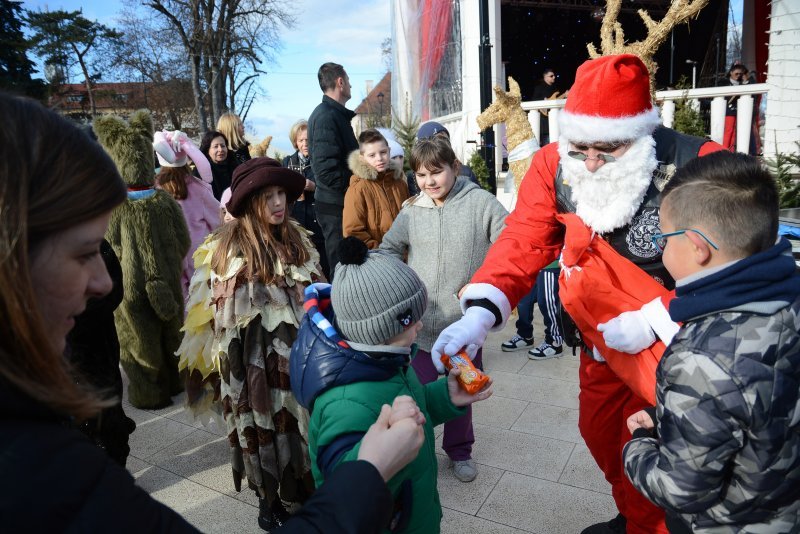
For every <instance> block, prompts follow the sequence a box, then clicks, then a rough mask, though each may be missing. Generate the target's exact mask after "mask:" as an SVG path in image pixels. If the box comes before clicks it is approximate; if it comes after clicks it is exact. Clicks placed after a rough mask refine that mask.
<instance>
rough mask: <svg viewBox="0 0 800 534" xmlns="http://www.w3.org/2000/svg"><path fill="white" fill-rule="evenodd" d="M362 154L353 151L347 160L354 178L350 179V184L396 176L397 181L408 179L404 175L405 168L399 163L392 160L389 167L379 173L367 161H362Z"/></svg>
mask: <svg viewBox="0 0 800 534" xmlns="http://www.w3.org/2000/svg"><path fill="white" fill-rule="evenodd" d="M360 156H361V152H360V151H358V150H353V151H352V152H351V153H350V156H349V157H348V158H347V165H348V166H349V167H350V170H351V171H353V176H352V177H351V178H350V183H351V184H352V183H353V181H354V180H357V179H359V178H360V179H362V180H378V179H382V178H384V177H386V176H387V175H388V176H392V175H394V179H395V180H405V179H406V177H405V175H404V174H403V167H402V165H400V164H399V163H398V162H397V161H395V160H393V159H390V160H389V167H388V168H387V169H386V170H385V171H383V172H381V173H379V172H378V171H376V170H375V169H374V168H372V167H371V166H370V165H369V164H368V163H367V162H366V161H364V160H363V159H361V157H360Z"/></svg>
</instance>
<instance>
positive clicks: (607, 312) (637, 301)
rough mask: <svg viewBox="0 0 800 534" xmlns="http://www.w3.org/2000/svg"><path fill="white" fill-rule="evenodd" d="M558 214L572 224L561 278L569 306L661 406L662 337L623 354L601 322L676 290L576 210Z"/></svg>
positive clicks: (624, 373)
mask: <svg viewBox="0 0 800 534" xmlns="http://www.w3.org/2000/svg"><path fill="white" fill-rule="evenodd" d="M557 218H558V220H559V221H561V223H562V224H564V225H565V226H566V235H565V236H564V249H563V251H562V254H561V260H560V263H561V274H560V275H559V278H558V281H559V284H558V292H559V293H558V294H559V298H560V299H561V303H562V305H563V306H564V309H565V310H566V311H567V313H569V316H570V317H571V318H572V320H573V321H575V325H576V326H577V327H578V330H580V332H581V335H582V336H583V341H584V343H586V344H587V345H588V346H589V348H590V349H591V348H596V349H597V351H598V352H600V354H601V355H602V356H603V358H605V360H606V362H607V363H608V365H609V367H610V368H611V370H612V371H614V373H615V374H616V375H617V376H618V377H619V378H620V380H622V381H623V382H624V383H625V384H626V385H627V386H628V387H629V388H630V389H631V390H632V391H633V392H634V393H635V394H637V395H638V396H639V397H641V398H643V399H644V400H646V401H647V402H649V403H650V404H651V405H653V406H655V402H656V398H655V397H656V366H657V365H658V362H659V360H660V359H661V356H662V355H663V354H664V350H665V349H666V346H665V345H664V343H663V342H661V341H660V340H657V341H656V342H655V343H654V344H653V345H651V346H650V347H648V348H647V349H645V350H643V351H642V352H640V353H638V354H628V353H625V352H619V351H616V350H614V349H611V348H609V347H607V346H606V344H605V342H604V341H603V334H602V333H601V332H598V331H597V325H598V324H599V323H605V322H606V321H609V320H611V319H613V318H614V317H616V316H618V315H619V314H621V313H623V312H626V311H634V310H639V309H640V308H641V307H642V306H643V305H645V304H647V303H648V302H651V301H652V300H654V299H656V298H664V297H668V296H669V295H670V294H671V292H670V291H668V290H667V289H666V288H665V287H664V286H662V285H661V284H659V283H658V282H656V281H655V280H654V279H653V278H652V277H651V276H650V275H648V274H647V273H645V272H644V271H643V270H641V269H640V268H639V267H637V266H636V265H634V264H633V262H631V261H630V260H627V259H626V258H624V257H622V256H621V255H620V254H619V253H618V252H617V251H616V250H614V249H613V248H612V247H611V245H609V244H608V243H607V242H606V241H605V240H604V239H602V238H601V237H600V236H598V235H596V234H595V233H594V232H593V231H592V230H591V229H590V228H589V227H588V226H586V224H585V223H584V222H583V221H582V220H581V219H580V218H579V217H578V216H577V215H575V214H574V213H566V214H559V215H557Z"/></svg>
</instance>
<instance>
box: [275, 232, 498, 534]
mask: <svg viewBox="0 0 800 534" xmlns="http://www.w3.org/2000/svg"><path fill="white" fill-rule="evenodd" d="M339 260H340V262H341V263H340V264H339V265H338V266H337V269H336V275H335V283H334V286H333V287H332V288H331V286H329V285H327V284H313V285H311V286H309V287H308V288H307V289H306V301H305V309H306V312H307V313H306V315H305V316H304V318H303V322H302V324H301V326H300V331H299V333H298V338H297V340H296V341H295V343H294V344H293V345H292V355H291V359H290V360H291V370H290V376H291V380H292V391H293V392H294V395H295V397H296V398H297V400H298V401H299V402H300V403H301V404H302V405H303V406H305V407H306V408H308V409H309V411H310V412H311V423H310V426H309V430H308V442H309V452H310V455H311V462H312V472H313V474H314V479H315V482H316V484H317V485H318V486H319V485H320V484H321V483H322V482H323V481H324V480H325V479H326V478H327V477H328V476H330V475H331V474H332V473H333V471H334V469H335V468H336V467H337V466H338V465H339V464H341V463H342V462H347V461H352V460H355V459H357V456H358V450H359V446H360V443H361V438H362V437H363V436H364V434H365V433H366V432H367V429H369V427H370V425H371V424H372V423H373V422H374V421H375V419H376V417H377V416H378V414H379V413H380V411H381V407H382V406H383V405H384V404H388V405H391V404H392V402H393V400H394V398H395V397H397V396H398V395H408V396H410V397H411V398H412V399H414V401H415V402H416V403H417V405H418V406H419V409H420V410H421V412H422V414H423V415H424V418H425V424H424V432H425V443H424V444H423V446H422V448H421V449H420V451H419V454H418V455H417V457H416V459H414V460H413V461H412V462H411V463H410V464H409V465H408V466H406V467H405V468H404V469H403V470H401V471H400V472H399V473H398V474H397V475H395V476H394V477H393V478H392V479H391V480H389V482H388V486H389V490H390V491H391V492H392V496H393V498H394V500H395V514H394V515H393V517H392V521H391V523H390V524H389V525H386V526H385V527H386V529H387V530H388V531H391V532H420V533H426V534H427V533H435V532H439V523H440V521H441V518H442V508H441V504H440V502H439V494H438V492H437V489H436V477H437V459H436V452H435V446H434V435H433V427H434V426H436V425H439V424H442V423H444V422H446V421H449V420H451V419H453V418H455V417H458V416H459V415H462V414H463V413H464V407H465V406H468V405H470V404H472V403H473V402H476V401H479V400H483V399H486V398H488V397H489V396H490V395H491V394H492V388H491V380H490V381H489V383H488V384H487V385H486V386H485V387H484V388H483V389H482V390H481V391H479V392H478V393H476V394H475V395H469V394H468V393H466V392H465V391H464V390H463V389H461V388H460V387H459V385H458V383H457V382H456V378H457V376H458V374H459V372H458V370H453V371H452V372H451V373H450V376H448V377H447V379H446V380H437V381H434V382H431V383H429V384H426V385H424V386H423V385H422V384H421V383H420V381H419V379H418V378H417V376H416V374H415V373H414V370H413V369H412V368H411V367H410V366H409V362H410V361H411V358H412V357H413V355H414V352H415V351H416V346H415V345H414V344H413V343H414V340H415V338H416V336H417V333H418V332H419V330H420V328H421V327H422V323H421V322H420V319H421V317H422V315H423V314H424V313H425V308H426V306H427V291H426V289H425V285H424V284H423V283H422V281H421V280H420V279H419V277H418V276H417V275H416V273H414V271H413V270H412V269H411V268H410V267H408V266H407V265H405V264H404V263H403V262H401V261H399V260H397V259H395V258H392V257H390V256H388V255H381V254H374V253H369V252H368V250H367V248H366V245H364V244H363V243H362V242H361V241H359V240H358V239H355V238H352V237H351V238H346V239H345V240H344V241H343V242H342V245H341V246H340V247H339ZM334 309H335V310H336V314H335V315H334Z"/></svg>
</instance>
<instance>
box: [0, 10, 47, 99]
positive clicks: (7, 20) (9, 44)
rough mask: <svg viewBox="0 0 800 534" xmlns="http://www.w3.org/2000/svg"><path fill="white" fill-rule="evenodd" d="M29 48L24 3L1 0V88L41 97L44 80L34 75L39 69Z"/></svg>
mask: <svg viewBox="0 0 800 534" xmlns="http://www.w3.org/2000/svg"><path fill="white" fill-rule="evenodd" d="M29 48H30V45H29V44H28V42H27V41H26V40H25V36H24V35H23V33H22V4H21V3H20V2H13V1H11V0H0V89H2V90H4V91H9V92H12V93H20V94H25V95H28V96H32V97H34V98H40V99H41V98H42V97H43V96H44V83H43V82H42V81H41V80H34V79H33V78H31V75H32V74H33V73H34V72H35V71H36V69H35V66H34V63H33V61H31V60H30V59H28V54H27V52H28V49H29Z"/></svg>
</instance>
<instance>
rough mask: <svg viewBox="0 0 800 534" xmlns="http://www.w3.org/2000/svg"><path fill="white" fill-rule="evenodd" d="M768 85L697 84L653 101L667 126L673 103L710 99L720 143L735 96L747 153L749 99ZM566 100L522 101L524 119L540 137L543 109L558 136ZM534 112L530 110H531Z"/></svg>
mask: <svg viewBox="0 0 800 534" xmlns="http://www.w3.org/2000/svg"><path fill="white" fill-rule="evenodd" d="M768 92H769V86H768V85H767V84H765V83H755V84H748V85H740V86H736V87H734V86H729V87H700V88H697V89H685V90H673V91H658V92H657V93H656V101H657V102H658V103H659V104H660V105H661V121H662V122H663V123H664V126H668V127H671V126H672V122H673V119H674V117H675V102H676V101H678V100H683V99H684V98H686V99H688V100H689V102H690V103H691V105H692V106H693V107H695V109H700V99H709V98H710V99H711V131H710V132H708V135H709V137H711V139H712V140H713V141H716V142H717V143H721V142H722V135H723V132H724V129H725V102H726V99H727V98H728V97H731V96H734V95H738V96H739V102H738V106H737V112H736V150H737V151H739V152H745V153H746V152H747V151H748V149H749V147H750V135H751V133H752V131H753V128H752V122H753V116H754V115H753V101H754V98H753V96H754V95H766V94H767V93H768ZM566 102H567V101H566V100H536V101H531V102H523V103H522V108H523V109H524V110H526V111H528V120H529V121H530V123H531V127H532V128H533V133H534V135H536V138H537V139H540V131H539V113H538V110H540V109H547V110H549V111H548V115H547V118H548V119H549V125H550V139H551V140H552V141H555V140H557V139H558V114H559V112H560V110H561V108H563V107H564V104H565V103H566ZM534 110H535V111H536V112H535V113H531V111H534Z"/></svg>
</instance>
